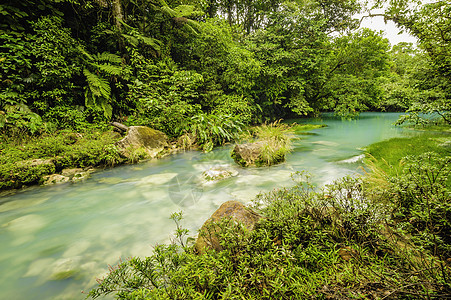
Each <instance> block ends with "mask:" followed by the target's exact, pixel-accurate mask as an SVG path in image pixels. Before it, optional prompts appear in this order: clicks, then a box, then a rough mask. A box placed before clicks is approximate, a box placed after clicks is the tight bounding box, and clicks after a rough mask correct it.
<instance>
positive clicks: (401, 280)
mask: <svg viewBox="0 0 451 300" xmlns="http://www.w3.org/2000/svg"><path fill="white" fill-rule="evenodd" d="M293 179H294V180H295V186H294V187H291V188H281V189H278V190H274V191H272V192H270V193H267V194H263V195H260V196H258V197H257V198H256V199H255V200H254V207H253V209H255V210H257V211H258V212H259V213H260V214H262V215H263V216H264V218H263V219H261V220H260V222H259V223H257V224H256V226H255V227H254V230H253V231H251V232H247V231H246V229H245V227H244V226H242V225H241V224H239V223H236V222H233V221H231V220H229V219H223V220H222V221H220V222H219V223H218V225H219V228H220V230H219V231H218V232H217V234H218V235H219V239H220V243H221V246H222V248H223V250H222V251H219V252H216V251H213V250H208V251H206V252H205V253H203V254H202V255H199V254H197V253H195V252H194V250H193V248H192V247H191V246H189V245H186V243H185V236H186V234H187V231H186V230H182V229H181V227H180V225H179V221H180V217H181V215H180V214H177V215H176V216H172V217H173V218H174V219H175V221H176V224H177V230H176V234H175V236H176V238H177V239H178V240H179V242H180V245H177V244H175V243H172V244H169V245H159V246H157V247H155V251H154V254H153V255H152V256H150V257H146V258H143V259H141V258H136V257H135V258H132V259H130V260H129V261H126V262H123V263H121V264H119V265H118V266H116V267H112V268H110V273H109V274H108V275H107V276H106V277H105V278H104V279H101V280H99V286H98V287H97V288H95V289H93V290H92V291H90V293H89V296H91V297H92V298H97V297H99V296H101V295H105V294H111V293H114V294H115V295H116V297H117V298H118V299H313V298H315V299H316V298H320V299H322V298H326V299H327V298H331V299H350V298H383V297H385V296H386V295H390V297H391V299H406V297H409V295H414V296H415V298H417V299H418V298H421V299H428V298H431V297H440V296H441V295H446V291H447V290H449V281H448V279H447V278H449V275H450V271H449V268H448V267H446V266H445V265H443V262H440V261H438V260H437V259H434V258H433V257H430V256H429V255H428V253H427V252H424V251H423V252H422V257H418V256H416V254H415V252H414V251H411V250H409V252H408V254H406V250H405V249H400V248H399V244H398V242H399V239H397V238H396V236H395V237H393V236H390V235H387V234H384V224H383V223H382V222H381V221H382V220H384V219H385V217H386V214H384V211H383V210H382V209H383V207H381V206H376V207H374V206H370V205H368V203H365V201H364V198H363V197H365V195H366V192H365V190H363V188H362V187H363V185H362V182H361V180H360V179H355V178H349V177H348V178H345V179H343V180H341V181H338V182H336V183H335V184H333V185H330V186H329V187H328V188H327V189H325V190H324V191H316V192H315V191H314V187H313V186H312V185H311V183H310V181H309V176H306V175H304V174H301V173H299V174H295V175H294V177H293ZM425 265H427V268H425ZM412 274H415V276H412ZM356 279H357V280H356Z"/></svg>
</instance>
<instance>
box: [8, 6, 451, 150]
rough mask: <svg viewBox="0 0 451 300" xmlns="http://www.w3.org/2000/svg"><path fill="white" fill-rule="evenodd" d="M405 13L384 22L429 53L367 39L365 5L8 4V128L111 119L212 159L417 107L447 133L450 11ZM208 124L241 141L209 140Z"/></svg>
mask: <svg viewBox="0 0 451 300" xmlns="http://www.w3.org/2000/svg"><path fill="white" fill-rule="evenodd" d="M404 2H405V3H407V0H406V1H404ZM404 2H402V3H404ZM400 3H401V2H400V1H397V2H396V3H394V4H393V5H391V6H390V9H389V10H388V11H387V13H386V15H387V18H391V19H393V20H395V21H396V22H398V24H400V26H403V27H405V28H406V29H407V30H409V31H410V32H411V33H412V34H414V35H416V36H417V37H418V38H419V41H420V42H419V44H420V48H419V49H414V48H413V47H412V45H397V46H394V47H393V48H392V49H390V48H391V47H390V44H389V43H388V41H387V40H386V39H384V38H383V37H382V34H381V33H379V32H374V31H371V30H368V29H359V28H358V27H359V22H358V20H356V19H354V18H353V15H355V14H356V13H359V12H361V11H363V10H364V9H366V8H367V7H365V6H364V4H363V3H360V2H359V1H357V0H345V1H341V0H340V1H336V0H309V1H288V2H286V1H284V2H283V1H266V0H261V1H239V0H237V1H214V0H209V1H195V0H174V1H164V0H151V1H147V0H146V1H144V0H138V1H130V0H114V1H109V0H41V1H34V0H27V1H11V0H7V1H4V2H2V4H0V14H1V15H2V18H1V21H0V131H1V134H2V135H6V136H20V135H40V134H43V133H51V132H55V131H57V130H61V129H71V130H74V131H80V130H83V129H86V128H89V127H90V126H91V125H92V124H101V123H103V124H106V123H107V122H109V121H112V120H114V121H119V122H123V123H126V124H127V125H148V126H151V127H154V128H156V129H159V130H162V131H164V132H165V133H166V134H168V135H169V136H170V137H174V138H175V137H179V136H182V135H184V134H191V135H194V136H195V137H194V139H195V140H196V142H197V143H199V144H201V145H204V144H207V143H208V145H207V146H206V148H207V149H208V148H210V146H209V145H211V144H213V145H214V144H218V143H222V142H224V141H228V140H230V137H231V136H232V135H234V134H235V132H239V129H238V127H239V128H241V127H242V126H243V125H248V124H253V123H261V122H264V121H274V120H278V119H280V118H285V117H295V116H304V115H310V116H311V115H315V114H318V113H319V112H320V111H324V110H328V111H335V112H337V113H338V114H340V115H342V116H345V117H352V116H353V115H355V114H358V113H359V112H360V111H365V110H407V109H409V110H411V111H412V112H434V113H436V114H438V115H440V116H441V117H442V119H443V120H444V121H445V122H449V94H450V93H449V87H450V84H449V33H450V31H449V18H448V17H447V15H449V14H447V12H449V9H450V7H449V4H448V3H446V2H445V1H439V2H438V3H436V4H433V5H432V4H431V5H423V6H419V7H418V9H416V10H413V9H410V10H406V9H404V10H403V9H401V8H403V7H404V6H403V7H401V8H400V7H399V5H400ZM429 24H433V25H434V26H429ZM231 116H233V118H232V117H231ZM204 120H210V121H211V122H213V120H214V122H213V123H215V124H217V123H218V122H219V125H215V126H217V128H224V127H226V126H229V125H231V123H233V126H231V127H230V126H229V127H230V128H232V127H233V128H235V127H236V128H237V130H235V129H233V130H231V131H230V132H227V133H226V134H223V133H222V132H220V133H219V135H218V134H216V133H214V132H213V133H208V132H201V130H203V129H202V128H204V126H203V125H202V122H204ZM199 122H200V123H199ZM225 124H229V125H225ZM218 130H219V129H218ZM205 136H209V138H205Z"/></svg>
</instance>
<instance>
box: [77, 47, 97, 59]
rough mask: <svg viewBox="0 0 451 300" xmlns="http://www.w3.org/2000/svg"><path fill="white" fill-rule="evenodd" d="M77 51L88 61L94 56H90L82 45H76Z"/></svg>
mask: <svg viewBox="0 0 451 300" xmlns="http://www.w3.org/2000/svg"><path fill="white" fill-rule="evenodd" d="M77 49H78V51H80V53H81V54H83V55H84V56H86V58H87V59H88V60H90V61H93V60H94V58H93V57H92V56H91V54H89V53H88V52H87V51H86V50H85V49H84V48H83V47H81V46H77Z"/></svg>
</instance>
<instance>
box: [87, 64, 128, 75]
mask: <svg viewBox="0 0 451 300" xmlns="http://www.w3.org/2000/svg"><path fill="white" fill-rule="evenodd" d="M93 66H95V67H97V68H98V69H99V70H101V71H103V72H105V73H107V74H108V75H115V76H119V75H120V74H121V72H122V68H120V67H117V66H113V65H109V64H93Z"/></svg>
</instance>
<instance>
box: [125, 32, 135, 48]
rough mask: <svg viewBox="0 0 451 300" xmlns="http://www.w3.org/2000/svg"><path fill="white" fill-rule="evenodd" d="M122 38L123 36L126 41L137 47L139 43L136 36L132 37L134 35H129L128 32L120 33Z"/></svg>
mask: <svg viewBox="0 0 451 300" xmlns="http://www.w3.org/2000/svg"><path fill="white" fill-rule="evenodd" d="M121 35H122V36H123V37H124V38H125V40H126V41H127V42H129V43H130V44H131V45H132V46H133V47H138V45H139V40H138V39H137V38H136V37H134V36H132V35H129V34H125V33H122V34H121Z"/></svg>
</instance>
